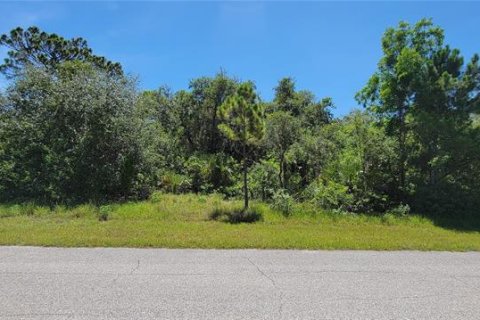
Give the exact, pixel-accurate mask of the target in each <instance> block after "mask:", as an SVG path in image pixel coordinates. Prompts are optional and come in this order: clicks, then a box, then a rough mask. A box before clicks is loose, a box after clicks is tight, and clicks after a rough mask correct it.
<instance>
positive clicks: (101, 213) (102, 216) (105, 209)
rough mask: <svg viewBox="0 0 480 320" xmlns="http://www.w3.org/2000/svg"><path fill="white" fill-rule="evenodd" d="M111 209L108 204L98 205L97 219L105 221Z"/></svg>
mask: <svg viewBox="0 0 480 320" xmlns="http://www.w3.org/2000/svg"><path fill="white" fill-rule="evenodd" d="M111 211H112V207H111V206H109V205H106V206H100V208H99V210H98V221H107V220H108V218H109V217H110V212H111Z"/></svg>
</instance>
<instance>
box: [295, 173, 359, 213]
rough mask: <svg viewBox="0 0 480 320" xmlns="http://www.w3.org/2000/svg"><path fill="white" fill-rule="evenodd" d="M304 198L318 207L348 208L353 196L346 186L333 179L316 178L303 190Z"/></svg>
mask: <svg viewBox="0 0 480 320" xmlns="http://www.w3.org/2000/svg"><path fill="white" fill-rule="evenodd" d="M303 197H304V199H306V200H307V201H310V202H311V203H313V204H314V205H315V206H317V207H318V208H325V209H330V210H331V209H340V210H348V209H350V206H351V204H352V202H353V196H352V194H351V193H349V190H348V187H347V186H346V185H342V184H340V183H337V182H334V181H329V180H327V181H322V179H317V180H316V181H314V182H312V183H311V184H310V185H309V186H308V187H307V188H306V189H305V191H304V194H303Z"/></svg>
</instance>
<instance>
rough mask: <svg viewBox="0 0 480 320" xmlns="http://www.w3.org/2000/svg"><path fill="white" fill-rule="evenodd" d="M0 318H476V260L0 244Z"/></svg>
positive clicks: (479, 267) (479, 257)
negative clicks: (0, 245) (13, 245)
mask: <svg viewBox="0 0 480 320" xmlns="http://www.w3.org/2000/svg"><path fill="white" fill-rule="evenodd" d="M0 319H209V320H210V319H222V320H226V319H289V320H291V319H480V253H448V252H408V251H403V252H375V251H284V250H168V249H100V248H95V249H87V248H85V249H62V248H33V247H0Z"/></svg>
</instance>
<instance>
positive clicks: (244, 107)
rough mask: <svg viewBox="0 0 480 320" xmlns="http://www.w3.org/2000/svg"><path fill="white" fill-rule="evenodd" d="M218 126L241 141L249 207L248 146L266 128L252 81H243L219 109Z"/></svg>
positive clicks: (244, 183) (259, 138)
mask: <svg viewBox="0 0 480 320" xmlns="http://www.w3.org/2000/svg"><path fill="white" fill-rule="evenodd" d="M218 115H219V117H220V118H221V119H222V120H223V123H221V124H220V125H219V126H218V128H219V129H220V131H221V132H222V133H223V134H225V136H226V137H228V139H230V140H233V141H238V142H240V144H241V146H242V155H243V190H244V201H245V204H244V208H245V209H247V208H248V178H247V173H248V167H247V157H248V151H247V148H248V146H250V145H252V144H256V143H258V142H259V141H260V140H261V139H262V137H263V135H264V130H265V124H264V114H263V110H262V108H261V104H259V103H258V98H257V95H256V93H255V91H254V86H253V84H252V83H251V82H245V83H242V84H241V85H240V86H239V87H238V89H237V92H236V93H235V94H234V95H233V96H230V97H228V98H227V100H226V101H225V102H224V103H223V104H222V106H221V107H220V109H219V110H218Z"/></svg>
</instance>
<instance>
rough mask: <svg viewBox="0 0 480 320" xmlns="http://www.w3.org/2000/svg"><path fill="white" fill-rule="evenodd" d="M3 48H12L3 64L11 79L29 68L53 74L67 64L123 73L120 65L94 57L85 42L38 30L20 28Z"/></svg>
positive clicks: (4, 39) (4, 38)
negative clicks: (36, 68)
mask: <svg viewBox="0 0 480 320" xmlns="http://www.w3.org/2000/svg"><path fill="white" fill-rule="evenodd" d="M0 46H5V47H7V48H8V49H9V51H8V52H7V55H8V58H6V59H5V61H4V63H3V64H2V65H0V73H3V74H5V75H7V76H14V75H18V73H19V72H22V71H23V70H25V69H26V68H27V67H41V68H45V69H47V70H49V71H53V70H56V69H57V67H58V66H60V65H61V64H63V63H64V62H67V61H84V62H88V63H90V64H92V65H94V66H96V67H98V68H100V69H103V70H105V71H107V72H108V73H112V74H117V75H121V74H122V67H121V65H120V64H119V63H114V62H111V61H108V60H107V59H105V58H104V57H100V56H96V55H94V54H93V53H92V49H90V48H89V47H88V44H87V41H85V40H84V39H82V38H73V39H70V40H67V39H64V38H63V37H61V36H59V35H57V34H55V33H51V34H50V33H47V32H44V31H41V30H40V29H39V28H37V27H29V28H28V29H26V30H24V29H22V28H20V27H18V28H15V29H13V30H12V31H10V33H9V34H3V35H1V36H0Z"/></svg>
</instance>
